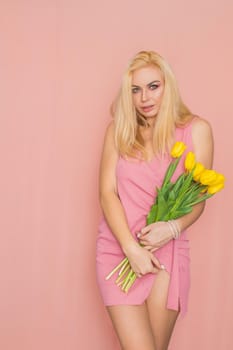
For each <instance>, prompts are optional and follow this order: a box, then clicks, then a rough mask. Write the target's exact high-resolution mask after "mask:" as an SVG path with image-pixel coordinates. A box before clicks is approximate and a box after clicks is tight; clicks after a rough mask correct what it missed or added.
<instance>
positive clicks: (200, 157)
mask: <svg viewBox="0 0 233 350" xmlns="http://www.w3.org/2000/svg"><path fill="white" fill-rule="evenodd" d="M192 139H193V147H194V153H195V155H196V161H197V162H199V163H202V164H203V165H204V166H205V168H207V169H211V168H212V166H213V156H214V141H213V134H212V129H211V126H210V124H209V123H208V122H207V121H206V120H204V119H202V118H199V120H197V121H195V122H194V123H193V125H192ZM205 203H206V202H205V201H204V202H201V203H199V204H197V205H195V206H194V207H193V210H192V212H191V213H189V214H186V215H184V216H182V217H180V218H179V219H176V221H177V223H178V225H179V227H180V229H181V231H183V230H185V229H186V228H187V227H189V226H190V225H192V224H193V223H194V222H195V221H196V220H197V219H198V218H199V217H200V216H201V214H202V213H203V211H204V208H205Z"/></svg>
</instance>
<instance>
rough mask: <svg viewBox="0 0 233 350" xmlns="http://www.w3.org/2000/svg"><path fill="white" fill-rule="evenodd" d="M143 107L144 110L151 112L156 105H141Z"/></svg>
mask: <svg viewBox="0 0 233 350" xmlns="http://www.w3.org/2000/svg"><path fill="white" fill-rule="evenodd" d="M141 108H142V110H143V111H144V112H150V111H151V110H152V109H153V108H154V105H152V106H145V107H141Z"/></svg>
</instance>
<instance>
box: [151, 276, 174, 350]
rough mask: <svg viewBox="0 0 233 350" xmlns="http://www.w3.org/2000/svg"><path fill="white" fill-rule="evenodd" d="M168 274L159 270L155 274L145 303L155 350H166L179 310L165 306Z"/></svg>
mask: <svg viewBox="0 0 233 350" xmlns="http://www.w3.org/2000/svg"><path fill="white" fill-rule="evenodd" d="M169 279H170V275H169V273H168V272H167V271H165V270H161V271H159V272H158V273H157V274H156V277H155V282H154V285H153V287H152V289H151V292H150V295H149V297H148V298H147V301H146V304H147V307H148V313H149V317H150V323H151V327H152V331H153V334H154V340H155V345H156V347H155V349H156V350H167V349H168V344H169V341H170V338H171V335H172V331H173V328H174V326H175V323H176V320H177V317H178V315H179V311H175V310H168V309H167V308H166V303H167V296H168V287H169Z"/></svg>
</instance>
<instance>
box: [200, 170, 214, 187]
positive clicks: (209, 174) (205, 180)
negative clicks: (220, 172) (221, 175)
mask: <svg viewBox="0 0 233 350" xmlns="http://www.w3.org/2000/svg"><path fill="white" fill-rule="evenodd" d="M216 178H217V173H216V171H214V170H209V169H206V170H204V171H203V173H201V176H200V183H201V184H202V185H209V184H210V183H211V182H213V181H214V180H216Z"/></svg>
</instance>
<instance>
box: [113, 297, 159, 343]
mask: <svg viewBox="0 0 233 350" xmlns="http://www.w3.org/2000/svg"><path fill="white" fill-rule="evenodd" d="M107 310H108V313H109V315H110V317H111V319H112V323H113V326H114V328H115V330H116V333H117V335H118V338H119V340H120V344H121V347H122V349H123V350H142V349H145V350H155V349H156V348H155V345H154V337H153V332H152V329H151V325H150V320H149V315H148V310H147V306H146V305H145V303H144V304H142V305H114V306H107Z"/></svg>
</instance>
